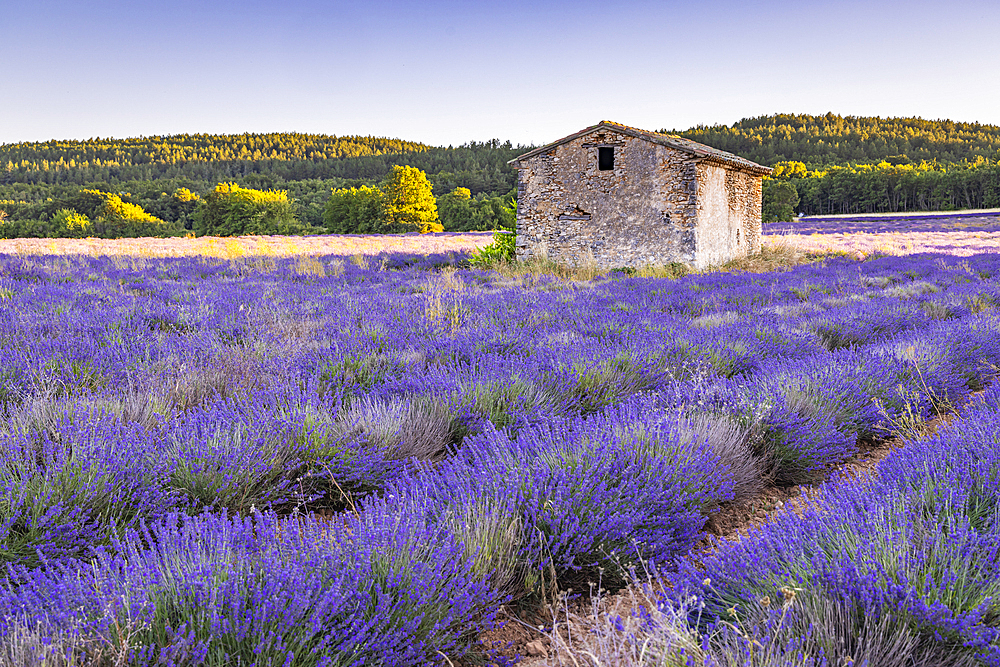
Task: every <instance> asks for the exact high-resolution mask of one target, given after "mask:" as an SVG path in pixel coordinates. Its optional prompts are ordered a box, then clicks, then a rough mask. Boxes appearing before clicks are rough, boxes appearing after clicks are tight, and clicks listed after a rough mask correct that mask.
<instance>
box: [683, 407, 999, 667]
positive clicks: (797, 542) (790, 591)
mask: <svg viewBox="0 0 1000 667" xmlns="http://www.w3.org/2000/svg"><path fill="white" fill-rule="evenodd" d="M998 433H1000V391H998V390H997V389H996V388H991V389H989V390H987V392H986V393H985V394H984V395H983V396H981V397H979V398H977V399H975V400H974V401H973V404H972V405H971V406H970V407H968V408H967V410H966V412H965V414H964V416H963V418H962V419H960V420H958V421H957V422H955V423H953V424H952V425H951V426H949V427H947V428H945V429H943V430H942V431H940V432H939V433H938V434H936V435H935V436H933V437H931V438H929V439H927V440H924V441H920V442H914V443H911V444H908V445H907V446H906V447H904V448H902V449H900V450H897V451H896V452H894V453H893V454H891V455H890V456H889V457H888V458H887V459H886V460H885V461H883V462H882V463H881V464H880V465H879V467H878V470H877V473H876V474H875V475H873V476H871V477H870V478H865V479H863V480H861V481H854V480H850V481H839V482H832V483H830V484H828V485H826V486H825V487H824V488H823V489H822V502H821V503H819V504H818V505H817V506H815V507H812V508H810V509H807V510H806V511H805V513H804V514H803V515H802V516H798V515H796V514H794V513H792V512H786V513H784V514H783V515H781V517H780V518H779V519H777V520H775V521H774V522H772V523H770V524H768V525H767V526H766V527H765V528H763V529H762V530H761V531H760V532H759V533H757V534H755V535H754V536H752V537H751V538H750V539H745V540H742V541H741V542H730V543H724V544H722V545H721V547H720V548H719V549H718V550H717V551H716V552H715V553H714V554H713V555H711V556H709V557H708V558H706V559H704V560H703V562H702V563H701V567H697V568H696V567H694V566H693V565H691V564H687V565H684V566H682V569H681V572H680V574H679V575H678V576H676V577H675V578H674V582H673V583H674V585H675V588H676V589H677V590H679V591H685V592H686V593H685V594H690V593H692V592H693V593H694V594H695V595H696V596H697V597H698V598H699V599H700V601H701V602H700V604H699V605H696V606H695V607H693V608H691V612H692V619H696V620H698V621H700V623H701V629H702V631H703V632H704V633H705V635H704V636H705V638H706V639H705V642H706V644H705V645H706V647H711V649H712V650H711V651H710V652H709V653H710V654H711V653H714V654H715V657H714V658H713V657H712V656H711V655H709V656H708V657H707V658H706V660H705V663H704V664H744V661H745V660H749V659H750V654H751V653H752V652H754V651H755V647H754V645H753V643H754V642H757V645H758V646H759V647H769V649H768V651H767V652H768V654H769V655H768V657H767V659H766V660H758V661H756V662H754V663H753V664H761V665H772V664H773V665H777V664H782V665H783V664H789V661H794V664H801V665H820V664H830V665H832V664H841V663H842V662H843V661H844V660H845V659H848V658H849V659H850V660H851V661H852V662H853V664H857V665H872V666H874V665H903V664H906V665H913V664H926V665H931V664H934V665H1000V622H998V619H1000V602H998V601H1000V588H998V586H1000V514H998V507H1000V492H998V489H1000V484H998V481H1000V480H998V471H1000V440H998V438H997V434H998ZM782 590H784V593H783V592H782ZM783 600H785V603H784V604H783V603H782V601H783ZM730 624H738V627H741V628H743V630H744V631H745V632H744V637H743V638H741V637H739V636H738V634H737V633H733V632H732V631H731V628H732V627H734V625H730ZM719 654H723V655H725V656H726V657H725V659H724V660H720V659H719ZM757 654H758V655H759V656H760V657H761V658H763V654H764V651H763V650H757ZM796 655H798V656H803V655H805V656H810V659H809V660H803V659H801V657H800V658H798V659H796V658H795V656H796ZM747 664H749V663H747Z"/></svg>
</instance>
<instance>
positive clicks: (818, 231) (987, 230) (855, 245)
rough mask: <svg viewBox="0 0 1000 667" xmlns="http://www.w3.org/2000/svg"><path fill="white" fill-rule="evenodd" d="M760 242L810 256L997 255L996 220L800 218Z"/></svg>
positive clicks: (999, 234) (770, 229) (772, 229)
mask: <svg viewBox="0 0 1000 667" xmlns="http://www.w3.org/2000/svg"><path fill="white" fill-rule="evenodd" d="M764 238H765V239H766V240H770V241H771V242H784V243H787V244H789V245H792V246H795V247H797V248H801V249H803V250H806V251H809V252H847V253H850V254H852V255H855V256H858V257H867V256H869V255H871V254H873V253H879V254H887V255H912V254H916V253H923V252H943V253H948V254H951V255H962V256H968V255H976V254H979V253H986V252H998V251H1000V215H996V214H991V215H981V214H928V215H919V216H918V215H911V216H899V217H896V216H892V217H888V216H878V217H875V216H870V217H864V216H859V217H851V218H823V217H818V216H817V217H809V218H801V219H799V220H796V221H794V222H776V223H771V224H768V225H764Z"/></svg>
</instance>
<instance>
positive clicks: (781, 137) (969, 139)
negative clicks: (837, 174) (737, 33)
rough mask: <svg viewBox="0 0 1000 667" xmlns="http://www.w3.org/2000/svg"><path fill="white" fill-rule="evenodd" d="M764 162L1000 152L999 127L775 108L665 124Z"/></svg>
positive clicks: (971, 158) (963, 157) (908, 159)
mask: <svg viewBox="0 0 1000 667" xmlns="http://www.w3.org/2000/svg"><path fill="white" fill-rule="evenodd" d="M661 131H662V132H667V133H670V134H677V135H680V136H682V137H685V138H688V139H692V140H694V141H699V142H701V143H703V144H707V145H709V146H712V147H713V148H719V149H722V150H724V151H729V152H730V153H734V154H736V155H739V156H741V157H745V158H747V159H749V160H753V161H754V162H758V163H760V164H764V165H769V166H770V165H774V164H777V163H778V162H785V161H793V160H794V161H798V162H804V163H805V164H806V165H808V166H810V167H819V166H830V165H848V164H859V163H871V164H875V163H878V162H881V161H883V160H884V161H887V162H889V163H892V164H909V163H919V162H921V161H928V162H938V163H960V162H976V161H977V159H980V160H990V161H993V162H996V161H997V159H998V157H1000V127H998V126H996V125H981V124H979V123H959V122H955V121H952V120H924V119H922V118H880V117H878V116H875V117H864V116H839V115H836V114H832V113H828V114H826V115H824V116H810V115H806V114H775V115H773V116H759V117H757V118H745V119H743V120H741V121H739V122H738V123H733V124H732V125H710V126H706V125H699V126H697V127H693V128H690V129H688V130H661Z"/></svg>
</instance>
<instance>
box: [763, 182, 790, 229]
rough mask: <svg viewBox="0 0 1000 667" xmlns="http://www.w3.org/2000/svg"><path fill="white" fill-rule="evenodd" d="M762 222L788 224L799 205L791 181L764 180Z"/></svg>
mask: <svg viewBox="0 0 1000 667" xmlns="http://www.w3.org/2000/svg"><path fill="white" fill-rule="evenodd" d="M762 195H763V211H762V214H763V216H762V217H763V219H764V222H776V221H779V220H780V221H784V222H790V221H791V219H792V217H793V216H794V215H795V207H796V206H798V204H799V193H798V191H797V190H796V189H795V185H794V184H792V182H791V181H777V180H774V179H771V178H765V179H764V187H763V193H762Z"/></svg>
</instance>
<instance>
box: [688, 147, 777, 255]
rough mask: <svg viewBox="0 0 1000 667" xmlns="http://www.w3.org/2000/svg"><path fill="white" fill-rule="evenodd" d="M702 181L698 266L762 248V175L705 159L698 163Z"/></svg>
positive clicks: (699, 176)
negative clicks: (755, 174) (705, 160)
mask: <svg viewBox="0 0 1000 667" xmlns="http://www.w3.org/2000/svg"><path fill="white" fill-rule="evenodd" d="M698 185H699V197H698V233H697V247H698V252H697V257H696V259H695V262H694V265H695V267H697V268H700V269H701V268H706V267H709V266H713V265H719V264H724V263H726V262H728V261H729V260H731V259H735V258H737V257H746V256H747V255H749V254H752V253H755V252H759V251H760V224H761V223H760V201H761V194H760V193H761V177H760V176H754V175H753V174H748V173H746V172H743V171H738V170H736V169H729V168H726V167H723V166H721V165H718V164H713V163H710V162H703V163H701V164H699V165H698Z"/></svg>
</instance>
